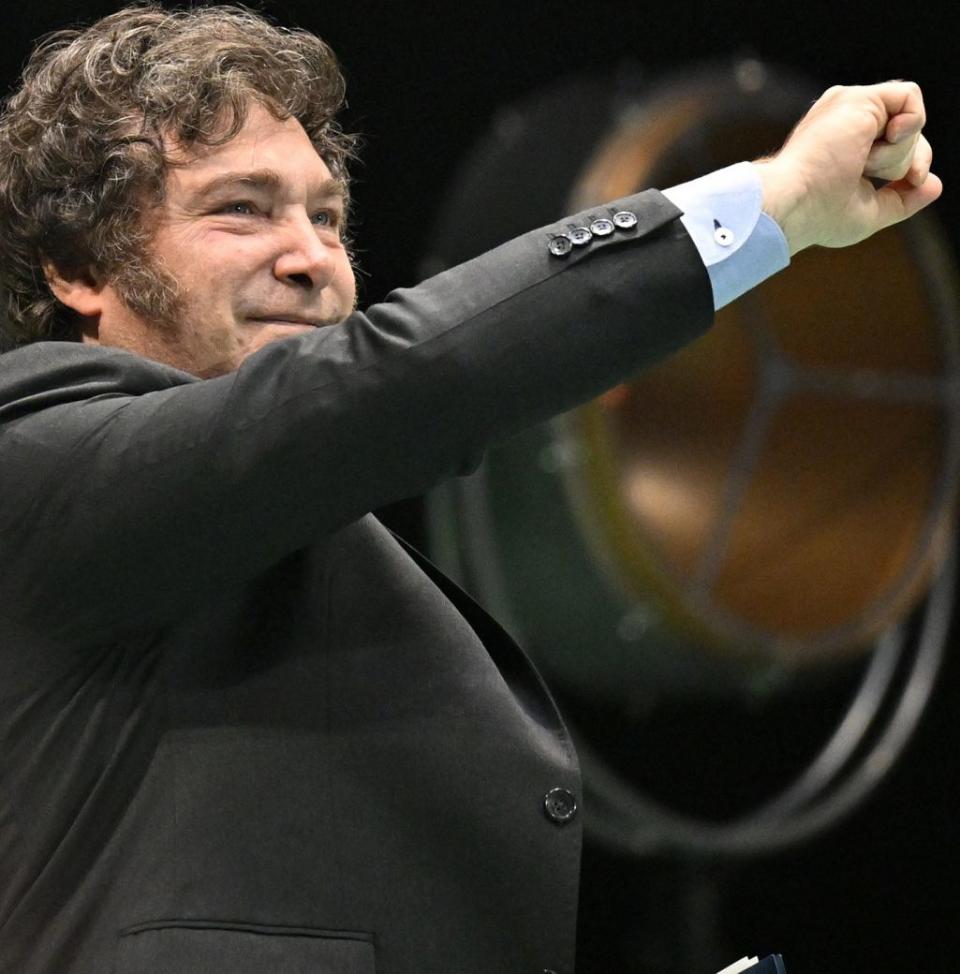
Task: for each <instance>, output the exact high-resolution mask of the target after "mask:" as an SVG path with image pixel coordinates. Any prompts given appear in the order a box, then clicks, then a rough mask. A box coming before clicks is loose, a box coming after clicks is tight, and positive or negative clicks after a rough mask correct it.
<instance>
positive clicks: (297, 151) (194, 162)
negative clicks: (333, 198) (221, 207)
mask: <svg viewBox="0 0 960 974" xmlns="http://www.w3.org/2000/svg"><path fill="white" fill-rule="evenodd" d="M171 155H172V157H173V159H174V162H175V165H174V166H172V167H171V168H170V169H169V170H168V174H167V190H168V192H172V193H174V194H175V193H177V192H178V191H179V192H190V191H192V190H194V189H196V188H197V187H199V186H201V185H203V184H204V183H206V182H208V181H209V180H210V179H212V178H215V177H216V176H218V175H221V174H223V173H228V172H244V171H251V172H252V171H257V170H271V171H273V172H275V173H278V174H279V175H280V177H281V179H282V180H283V181H284V182H288V183H290V184H291V185H296V186H299V185H306V186H307V188H309V187H310V186H312V185H319V184H327V183H329V182H330V180H331V175H330V170H329V168H328V167H327V164H326V163H325V162H324V161H323V159H322V158H321V157H320V155H319V153H318V152H317V150H316V149H315V148H314V146H313V143H312V142H311V141H310V139H309V137H308V136H307V133H306V132H305V131H304V128H303V126H302V125H301V124H300V123H299V122H298V121H297V120H296V119H295V118H286V119H283V120H280V119H277V118H275V117H274V116H273V115H271V114H270V112H269V111H267V109H265V108H264V107H263V106H262V105H260V104H258V103H256V102H253V103H251V105H250V107H249V110H248V112H247V117H246V119H245V121H244V123H243V127H242V128H241V129H240V131H239V132H237V134H236V135H235V136H234V137H233V138H232V139H230V140H229V141H228V142H225V143H223V144H222V145H214V146H205V145H199V146H190V147H189V148H185V149H182V150H181V149H179V148H177V147H176V146H173V147H172V152H171Z"/></svg>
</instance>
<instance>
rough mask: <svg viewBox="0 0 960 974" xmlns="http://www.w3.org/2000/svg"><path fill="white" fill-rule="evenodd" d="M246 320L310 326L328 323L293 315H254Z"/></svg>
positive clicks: (320, 325) (317, 326)
mask: <svg viewBox="0 0 960 974" xmlns="http://www.w3.org/2000/svg"><path fill="white" fill-rule="evenodd" d="M248 320H249V321H252V322H253V323H254V324H257V325H307V326H308V327H310V328H322V327H323V326H324V325H327V324H330V322H327V321H315V320H312V319H309V318H297V317H294V316H293V315H256V316H255V317H251V318H249V319H248Z"/></svg>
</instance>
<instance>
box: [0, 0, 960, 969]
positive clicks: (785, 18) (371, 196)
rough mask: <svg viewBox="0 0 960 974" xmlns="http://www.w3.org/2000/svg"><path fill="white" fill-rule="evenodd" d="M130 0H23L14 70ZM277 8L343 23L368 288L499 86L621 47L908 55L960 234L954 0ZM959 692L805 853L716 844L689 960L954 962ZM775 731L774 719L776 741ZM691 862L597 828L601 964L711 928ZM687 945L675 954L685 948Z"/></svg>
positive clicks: (480, 129)
mask: <svg viewBox="0 0 960 974" xmlns="http://www.w3.org/2000/svg"><path fill="white" fill-rule="evenodd" d="M16 6H17V7H20V5H16ZM115 7H116V5H114V4H109V3H94V2H84V0H79V2H76V3H71V4H70V5H69V6H66V5H56V4H52V3H48V2H45V0H34V2H31V3H29V4H27V5H25V8H21V9H19V10H17V11H16V12H14V9H15V8H13V7H11V6H9V5H8V7H7V10H6V12H5V13H4V14H3V15H2V16H3V22H4V33H5V39H4V45H3V50H2V54H0V57H2V59H3V61H2V72H3V80H4V82H5V84H10V83H12V81H13V79H14V77H15V76H16V73H17V71H18V69H19V67H20V65H21V64H22V61H23V59H24V57H25V56H26V54H27V51H28V50H29V46H30V43H31V40H32V39H34V38H36V37H37V36H38V35H40V34H42V33H44V32H46V31H48V30H50V29H53V28H55V27H58V26H64V25H66V24H69V23H71V22H73V21H76V20H85V19H89V18H92V17H96V16H99V15H102V14H105V13H107V12H109V11H111V10H113V9H115ZM265 9H266V10H267V12H269V13H271V14H272V15H274V16H276V17H277V18H278V19H280V20H281V21H282V22H283V23H286V24H288V25H296V26H302V27H305V28H309V29H310V30H313V31H315V32H317V33H319V34H321V36H323V37H325V38H326V39H327V40H328V41H329V42H330V43H331V44H332V45H333V47H334V48H335V49H336V50H337V51H338V53H339V55H340V57H341V59H342V61H343V64H344V66H345V70H346V73H347V76H348V81H349V99H350V106H349V111H348V114H347V118H346V124H347V127H348V128H351V129H352V130H354V131H359V132H361V133H363V135H364V137H365V148H364V151H363V163H362V164H361V165H360V166H358V167H357V169H356V174H355V180H356V183H355V185H356V189H355V198H356V212H357V220H356V237H357V240H358V244H359V251H360V262H361V265H362V267H363V268H364V277H363V280H362V285H361V287H362V295H363V300H364V303H368V302H371V301H375V300H378V299H380V298H382V297H383V296H384V295H385V294H386V293H387V292H388V291H389V290H390V289H391V288H392V287H395V286H397V285H406V284H411V283H415V282H416V280H417V279H418V265H419V261H420V259H421V258H422V257H423V256H424V255H425V254H426V253H428V252H429V249H430V246H429V245H430V240H429V234H430V230H431V226H432V225H433V222H434V218H435V216H436V213H437V208H438V206H439V203H440V200H441V198H442V194H443V190H444V188H445V187H446V186H447V185H448V183H449V181H450V180H451V179H452V178H453V175H454V173H455V170H456V167H457V166H458V164H459V163H460V162H461V161H462V159H463V157H464V155H465V153H466V152H467V151H468V149H469V148H470V147H471V146H472V145H473V143H474V142H475V140H477V139H478V138H480V137H481V136H482V135H483V134H484V133H485V132H486V131H487V129H488V127H489V123H490V119H491V117H492V115H493V113H494V112H496V110H497V109H498V108H500V107H503V106H506V105H509V104H511V103H514V102H516V101H517V100H519V99H521V98H523V97H524V96H526V95H528V94H529V93H531V92H533V91H534V90H536V89H539V88H541V87H543V86H545V85H548V84H550V83H553V82H555V81H557V80H559V79H560V78H562V77H564V76H569V75H576V74H601V73H609V72H610V71H611V70H613V69H616V68H617V67H618V66H620V65H625V66H627V67H629V68H630V70H635V71H641V72H643V73H644V74H645V75H649V77H650V78H651V79H656V78H658V77H662V76H663V75H664V74H666V73H667V72H673V71H676V70H678V69H682V68H683V67H684V66H686V65H692V64H694V63H697V62H701V61H704V60H708V59H718V58H727V57H734V56H737V55H744V54H746V55H753V56H756V57H759V58H760V59H762V60H766V61H769V62H772V63H774V64H780V65H783V66H784V67H787V68H793V69H795V70H798V71H800V72H803V73H805V74H807V75H808V76H811V77H812V78H814V79H815V80H818V81H819V82H820V83H822V85H823V86H824V87H826V86H827V85H830V84H834V83H860V82H872V81H878V80H883V79H886V78H891V77H905V78H911V79H915V80H917V81H919V82H920V83H921V84H922V85H923V86H924V89H925V92H926V97H927V104H928V109H929V115H930V123H929V127H928V132H929V135H930V138H931V141H932V142H933V144H934V147H935V152H936V157H935V164H934V169H935V171H936V172H938V173H939V174H940V175H941V176H942V177H943V178H944V180H945V183H946V191H945V194H944V197H943V199H942V200H941V201H940V202H939V203H938V204H937V210H938V213H939V216H940V217H941V219H942V221H943V223H944V224H945V226H946V229H947V231H948V233H949V235H950V237H951V239H952V240H953V242H954V246H955V247H957V245H958V243H960V241H958V240H957V237H958V234H960V203H958V201H960V144H958V134H957V130H958V121H960V118H958V116H960V111H958V109H960V104H958V98H957V83H956V73H955V63H956V58H955V53H954V47H955V45H954V43H953V37H954V34H953V33H952V32H951V31H949V30H948V29H947V27H946V20H947V17H946V11H947V9H948V8H947V5H946V3H943V2H941V3H937V2H929V0H928V2H927V3H924V4H875V3H874V4H866V3H862V2H854V3H842V2H837V0H831V2H829V3H825V2H814V3H811V2H805V3H768V4H760V3H751V2H745V0H736V2H727V3H722V2H712V3H711V2H703V0H700V2H693V0H674V2H673V3H659V4H652V3H645V2H643V0H636V2H632V3H624V2H618V0H592V2H579V3H578V2H571V0H553V2H544V0H526V2H524V0H480V2H477V3H454V2H449V0H447V2H443V0H437V2H429V3H426V2H423V3H419V2H406V3H401V2H395V3H390V2H386V0H383V2H364V0H354V2H340V3H338V4H334V3H323V2H316V0H313V2H306V0H277V2H270V3H268V4H266V6H265ZM576 149H577V147H576V146H567V145H564V144H562V143H561V144H558V145H557V146H556V147H555V151H556V152H559V153H563V152H564V151H568V150H569V151H575V150H576ZM505 177H508V174H505ZM957 249H960V247H958V248H957ZM384 516H385V518H386V519H387V520H388V521H389V522H391V523H392V524H393V525H394V526H395V527H397V528H399V529H400V530H401V531H402V532H403V533H405V534H407V535H408V536H410V537H411V539H412V540H414V541H422V540H423V539H422V533H423V528H422V519H421V515H420V505H419V503H418V502H417V501H416V500H412V501H411V502H409V503H406V504H401V505H397V506H396V507H394V508H391V509H390V510H388V511H386V512H384ZM953 641H954V642H956V639H955V638H954V639H953ZM958 703H960V661H958V660H956V659H954V658H951V659H950V660H949V661H948V664H947V668H946V672H945V674H944V676H943V679H942V681H941V683H940V686H939V689H938V691H937V693H936V696H935V699H934V701H933V704H932V706H931V708H930V710H929V712H928V714H927V716H926V718H925V720H924V722H923V724H922V726H921V729H920V732H919V734H918V736H917V737H916V739H915V740H914V741H913V743H912V745H911V746H910V748H909V750H908V752H907V754H906V755H905V757H904V759H903V760H902V761H901V762H900V764H899V765H898V767H897V768H896V769H895V771H894V773H893V774H892V775H891V776H890V777H889V779H888V780H887V781H886V783H885V785H884V786H883V787H882V789H881V790H880V792H879V793H878V794H877V795H875V796H874V797H873V798H872V800H871V801H870V802H869V804H868V805H867V806H866V807H864V808H862V809H861V810H859V811H858V812H857V813H856V814H855V815H854V816H853V817H852V818H850V819H849V820H847V821H846V822H845V823H844V824H843V825H842V826H841V827H840V828H838V829H836V830H834V831H833V832H831V833H830V834H829V835H827V836H824V837H821V838H819V839H817V840H815V841H813V842H811V843H809V844H807V845H805V846H802V847H799V848H796V849H794V850H792V851H790V852H789V853H781V854H778V855H775V856H768V857H764V858H758V859H755V860H751V861H749V862H743V863H713V864H711V865H710V876H709V878H710V880H711V882H713V883H715V887H716V889H718V890H719V900H718V905H717V913H716V916H715V917H714V921H713V922H712V923H711V924H710V926H711V927H712V929H713V935H712V940H713V942H714V943H715V945H716V946H715V949H716V951H717V954H718V956H717V964H716V966H715V967H714V968H712V969H711V970H691V971H690V972H689V974H712V970H715V969H716V968H717V967H719V966H721V965H722V963H724V962H726V961H729V960H733V959H735V958H736V957H738V956H740V955H741V954H742V953H745V952H747V951H751V952H752V951H769V950H781V951H783V952H784V954H785V955H786V957H787V961H788V968H789V970H790V974H851V972H854V971H859V972H864V974H873V972H878V971H896V970H912V969H922V970H924V971H925V972H926V974H947V972H948V971H950V972H952V971H953V970H954V968H955V964H956V961H955V957H956V955H957V954H958V953H960V932H958V929H960V928H958V924H957V922H956V912H957V906H958V901H960V897H958V894H957V892H956V890H955V885H954V884H955V877H956V875H957V872H958V868H957V867H958V866H960V855H958V852H957V844H958V840H960V826H958V824H957V821H958V809H960V773H958V770H957V755H958V740H960V728H958V727H957V721H956V719H955V716H954V715H955V713H956V712H957V709H958V707H957V704H958ZM769 746H770V745H769V743H767V742H765V741H764V740H763V739H762V737H760V736H759V735H758V739H757V741H756V748H757V749H758V751H761V752H762V751H763V749H764V748H765V747H769ZM703 757H704V760H705V761H706V760H707V757H708V756H707V755H704V756H703ZM686 868H687V869H688V872H684V870H683V869H682V868H681V867H680V866H678V864H677V863H675V862H671V861H668V860H642V861H641V860H630V859H628V858H626V857H622V856H618V855H615V854H612V853H609V852H606V851H604V850H601V849H599V848H596V847H594V846H593V845H589V846H588V848H587V851H586V854H585V868H584V885H583V909H582V919H581V930H580V943H581V947H580V960H579V971H580V974H599V972H601V971H603V972H607V971H611V970H614V971H623V972H631V971H641V970H644V971H646V970H650V971H651V972H652V970H655V969H656V968H655V967H654V968H651V967H650V966H649V965H650V964H651V963H652V962H653V961H654V960H655V958H656V957H657V956H658V955H663V954H664V953H665V952H666V951H669V949H670V945H671V943H672V942H673V941H677V942H680V941H683V940H684V939H685V938H689V937H691V936H693V937H696V935H697V934H696V932H695V931H690V930H687V929H685V926H686V923H687V918H688V917H689V916H690V915H691V914H690V909H691V905H690V902H689V897H688V894H689V892H690V890H691V889H694V888H695V886H693V885H691V883H690V882H688V878H689V876H690V875H695V876H698V877H701V878H702V864H699V865H694V866H688V867H686ZM685 898H686V899H685ZM546 908H549V907H548V906H547V905H545V909H546ZM659 966H660V965H659V964H658V965H657V967H659ZM672 966H673V965H670V964H669V963H667V962H666V958H664V963H663V969H666V968H669V967H672Z"/></svg>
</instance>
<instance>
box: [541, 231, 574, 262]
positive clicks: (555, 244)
mask: <svg viewBox="0 0 960 974" xmlns="http://www.w3.org/2000/svg"><path fill="white" fill-rule="evenodd" d="M547 249H548V250H549V251H550V253H551V254H553V256H554V257H566V256H567V254H569V253H570V251H571V250H573V241H572V240H571V239H570V238H569V237H568V236H567V235H566V234H565V233H561V234H559V235H558V236H556V237H551V238H550V243H549V244H547Z"/></svg>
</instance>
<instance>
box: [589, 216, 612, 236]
mask: <svg viewBox="0 0 960 974" xmlns="http://www.w3.org/2000/svg"><path fill="white" fill-rule="evenodd" d="M590 232H591V233H592V234H593V235H594V236H595V237H609V236H610V234H611V233H613V220H608V219H607V218H606V217H605V216H602V217H600V218H599V219H597V220H594V221H593V223H591V224H590Z"/></svg>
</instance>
